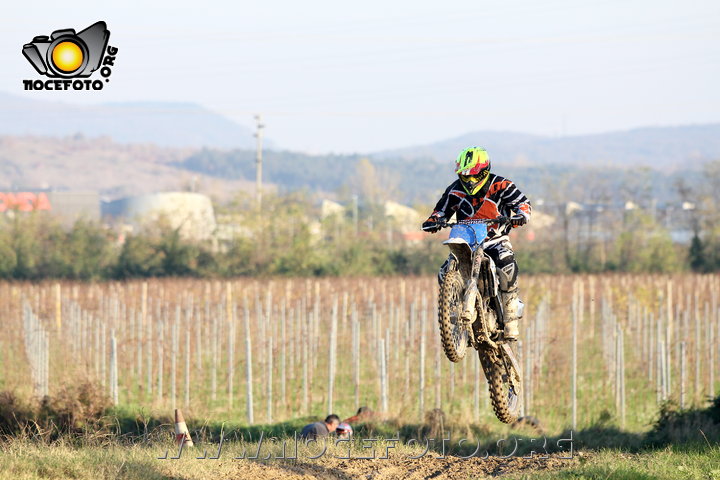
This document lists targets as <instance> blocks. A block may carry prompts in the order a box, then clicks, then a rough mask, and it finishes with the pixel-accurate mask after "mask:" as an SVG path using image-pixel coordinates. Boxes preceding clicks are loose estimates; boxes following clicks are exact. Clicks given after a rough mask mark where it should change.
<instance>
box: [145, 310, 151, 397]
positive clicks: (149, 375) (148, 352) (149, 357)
mask: <svg viewBox="0 0 720 480" xmlns="http://www.w3.org/2000/svg"><path fill="white" fill-rule="evenodd" d="M147 329H148V336H147V342H148V348H147V349H146V350H147V391H146V395H147V398H148V399H150V398H152V393H153V348H152V346H153V322H152V318H151V319H149V320H148V323H147Z"/></svg>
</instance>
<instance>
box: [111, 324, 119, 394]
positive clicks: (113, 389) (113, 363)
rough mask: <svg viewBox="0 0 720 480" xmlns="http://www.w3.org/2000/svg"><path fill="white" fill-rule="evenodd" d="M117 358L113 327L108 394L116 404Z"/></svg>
mask: <svg viewBox="0 0 720 480" xmlns="http://www.w3.org/2000/svg"><path fill="white" fill-rule="evenodd" d="M117 364H118V358H117V339H116V338H115V329H111V330H110V394H111V398H112V402H113V405H117V404H118V365H117Z"/></svg>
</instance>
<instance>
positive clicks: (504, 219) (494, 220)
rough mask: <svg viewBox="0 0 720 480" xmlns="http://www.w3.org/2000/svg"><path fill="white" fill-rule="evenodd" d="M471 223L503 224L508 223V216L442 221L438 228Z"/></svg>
mask: <svg viewBox="0 0 720 480" xmlns="http://www.w3.org/2000/svg"><path fill="white" fill-rule="evenodd" d="M471 223H485V224H490V223H499V224H501V225H503V224H508V223H510V217H505V216H500V217H497V218H479V219H477V220H475V219H473V220H469V221H460V222H455V223H448V222H442V223H441V224H440V229H443V228H450V227H454V226H455V225H468V224H471Z"/></svg>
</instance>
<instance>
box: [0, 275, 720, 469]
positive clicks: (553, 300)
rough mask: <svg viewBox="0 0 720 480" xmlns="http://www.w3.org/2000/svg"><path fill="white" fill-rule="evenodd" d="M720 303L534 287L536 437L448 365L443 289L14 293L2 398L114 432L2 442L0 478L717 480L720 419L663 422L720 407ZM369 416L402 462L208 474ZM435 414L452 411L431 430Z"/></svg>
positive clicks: (1, 299)
mask: <svg viewBox="0 0 720 480" xmlns="http://www.w3.org/2000/svg"><path fill="white" fill-rule="evenodd" d="M719 292H720V276H717V275H714V276H708V275H706V276H699V275H682V276H653V275H603V276H533V277H529V276H528V277H523V278H521V296H522V298H523V300H524V301H525V303H526V304H527V308H526V315H525V319H524V320H523V322H522V324H521V332H522V339H521V340H522V341H521V342H520V344H519V345H518V348H519V353H520V357H521V360H520V363H521V367H522V368H523V375H524V379H525V392H524V393H525V396H524V415H526V416H529V417H530V416H531V417H534V418H535V419H536V420H537V421H538V422H539V425H538V423H537V422H534V426H527V425H525V426H522V425H521V426H515V427H511V426H505V425H503V424H500V423H499V422H498V421H497V420H495V418H494V416H493V414H492V411H491V408H490V406H489V399H488V395H487V391H486V385H485V381H484V378H483V375H482V371H481V369H480V368H479V362H478V360H477V357H476V356H472V352H470V351H469V352H468V356H467V357H466V358H465V359H464V360H463V361H461V362H460V363H458V364H452V363H450V362H449V361H448V360H447V359H446V358H445V356H444V354H443V352H442V351H441V348H440V345H439V335H438V331H437V322H436V307H435V298H436V294H437V283H436V280H435V279H434V278H411V277H408V278H355V279H348V278H340V279H338V278H332V279H330V278H328V279H266V280H255V279H239V280H233V281H212V280H180V279H172V280H151V281H147V282H144V281H135V282H127V283H100V284H80V283H78V284H74V283H42V284H19V283H12V284H9V283H5V284H0V315H2V328H3V330H2V334H1V335H0V365H1V366H2V368H0V391H3V390H4V391H10V392H13V393H14V394H15V395H17V396H18V397H19V398H25V399H30V398H33V397H34V398H39V397H42V396H44V395H49V397H50V398H52V397H57V396H58V395H62V394H63V392H66V391H67V389H68V388H71V387H72V386H73V385H80V384H83V383H85V382H88V381H90V382H92V383H94V384H97V385H99V386H100V387H99V388H100V389H101V392H102V393H104V394H106V395H107V396H108V398H109V403H110V404H112V405H113V406H112V407H111V408H110V409H109V410H108V411H107V412H106V416H109V417H111V418H114V426H113V427H112V428H111V429H110V431H111V433H112V435H108V436H105V437H103V438H101V439H100V440H97V439H93V440H92V441H90V440H88V439H87V435H86V436H85V437H82V436H81V437H80V439H79V440H78V439H77V438H76V437H74V438H73V439H70V440H68V439H66V438H65V437H63V436H58V435H56V433H57V432H55V433H54V432H53V431H52V428H50V429H48V430H44V431H42V432H38V431H34V432H33V433H32V434H28V433H27V432H26V434H25V438H23V439H12V440H7V441H6V442H5V443H1V442H0V445H2V450H1V452H2V453H1V454H0V466H1V467H3V468H2V471H4V472H14V473H13V474H12V476H14V477H17V476H20V477H21V478H22V477H23V476H26V477H27V478H36V477H43V476H51V477H53V476H56V477H63V476H74V477H77V478H85V477H83V475H84V474H81V473H79V472H81V471H87V472H95V473H94V474H93V475H94V476H93V475H91V476H89V477H87V478H97V477H98V476H100V477H102V476H104V477H107V478H115V477H124V478H134V477H135V476H136V475H135V474H134V473H133V472H135V473H137V472H139V471H140V470H142V471H144V472H146V473H147V472H149V473H148V474H150V473H151V474H153V475H155V476H156V477H161V476H162V475H167V476H175V477H181V478H206V477H205V475H207V476H208V477H209V476H217V475H230V476H237V477H238V478H242V477H243V476H259V477H261V478H262V477H263V476H265V477H273V476H280V475H283V476H288V477H289V478H293V477H292V475H297V476H299V475H303V474H309V475H319V476H332V474H333V473H334V474H337V475H339V476H341V477H343V478H354V477H356V476H358V475H359V474H361V473H368V474H373V475H375V477H376V478H406V477H407V475H410V473H412V475H414V476H415V478H425V477H430V476H438V475H441V476H443V475H444V476H447V477H448V478H456V477H457V478H467V477H469V476H470V477H472V476H476V475H477V476H480V475H483V474H488V475H498V474H506V475H511V476H512V475H515V476H522V475H529V474H532V475H533V476H534V475H535V474H536V473H538V472H537V470H547V471H548V472H549V473H547V475H550V476H553V475H556V474H558V472H560V471H561V472H565V473H564V474H567V475H574V474H580V473H582V474H583V475H587V476H588V477H591V478H594V476H598V477H600V478H606V477H608V476H610V475H611V474H613V473H615V474H619V473H622V472H624V473H623V474H624V475H626V476H625V477H624V478H637V477H636V476H634V475H635V474H637V475H640V478H655V477H660V478H720V465H719V464H718V458H720V450H718V446H717V445H718V444H717V441H718V437H719V436H720V433H719V432H718V430H720V429H719V428H718V425H717V423H713V422H712V421H711V420H708V419H706V418H705V417H697V418H696V417H693V418H695V420H693V422H694V423H693V422H689V423H688V422H685V423H683V424H682V426H681V427H679V426H677V425H675V424H673V425H675V427H673V428H672V429H668V428H665V427H667V425H666V424H663V425H665V427H663V425H660V426H658V425H659V422H658V419H659V418H660V417H659V413H658V412H659V411H660V410H661V408H663V409H665V410H668V409H669V408H671V407H672V405H673V404H677V405H678V407H674V408H675V409H676V410H675V411H677V412H680V413H678V414H677V415H676V416H681V414H682V413H683V412H685V413H692V412H693V411H694V410H693V409H696V410H697V409H703V408H705V407H706V406H707V399H708V398H709V397H711V396H714V395H715V392H717V387H718V378H717V376H716V374H717V373H718V371H717V364H718V359H720V342H718V341H717V340H718V339H720V321H719V318H718V315H719V312H720V311H719V309H718V308H719V304H718V293H719ZM363 405H365V406H369V407H371V408H372V409H373V410H375V412H376V415H375V416H374V417H373V418H372V419H371V420H369V421H366V422H364V423H362V424H360V425H358V427H359V428H357V429H356V440H359V438H361V437H362V438H369V437H373V438H383V439H386V440H387V439H391V438H395V436H396V435H397V438H398V439H400V443H401V444H402V446H400V447H399V448H398V449H397V450H396V455H395V456H392V455H391V458H390V459H379V458H376V459H375V460H359V459H357V458H353V459H352V460H338V459H335V458H332V456H331V455H326V456H324V457H323V458H321V459H318V460H314V461H313V460H309V459H302V460H294V461H287V460H271V461H269V462H262V461H252V462H250V461H247V460H244V461H238V460H234V461H233V456H234V455H230V454H228V458H227V460H223V459H222V458H221V459H220V460H217V461H215V463H212V464H211V465H212V466H208V465H209V464H210V461H208V460H204V461H203V460H195V459H194V456H196V455H199V454H200V453H199V452H200V451H201V449H203V448H208V449H210V450H211V451H212V450H213V449H217V443H218V441H219V438H220V432H221V430H222V435H223V436H224V438H226V439H228V443H227V444H226V445H229V446H228V447H227V448H228V449H229V450H228V451H232V449H233V448H239V446H240V445H244V444H245V443H243V442H250V444H251V445H253V446H254V447H253V448H256V449H257V448H260V450H262V449H265V448H267V449H270V450H268V451H273V452H274V450H272V449H275V448H279V447H278V446H277V445H276V444H273V443H272V442H271V443H270V444H267V443H266V444H265V445H263V444H261V445H260V447H258V440H259V439H258V436H259V435H260V433H261V432H264V433H263V434H264V435H266V436H268V437H269V436H276V437H279V438H286V437H287V435H290V436H292V431H293V430H295V429H297V428H299V427H302V425H303V424H304V423H306V422H308V421H315V420H317V419H320V418H321V417H324V416H325V415H327V413H329V412H333V413H337V414H338V415H339V416H340V417H341V418H346V417H350V416H351V415H353V414H354V413H355V411H356V410H357V408H358V407H359V406H363ZM0 408H2V407H1V406H0ZM174 408H181V409H182V411H183V413H184V415H185V418H186V419H187V420H188V424H189V426H190V429H191V432H192V434H193V437H194V439H195V441H196V445H197V446H198V447H199V448H197V447H196V449H194V450H193V451H192V454H191V457H192V458H186V457H187V454H186V457H183V458H182V459H181V460H176V461H170V460H157V458H156V457H157V456H158V455H160V453H161V450H162V449H163V448H165V449H167V448H172V442H171V438H172V412H173V409H174ZM436 408H439V409H441V410H442V412H443V413H442V414H440V413H438V412H436V413H435V414H434V415H433V414H431V411H432V410H433V409H436ZM665 418H675V417H673V416H672V415H669V416H666V417H665ZM433 419H434V420H433ZM431 420H432V421H431ZM678 425H679V424H678ZM663 428H664V429H663ZM570 431H572V438H573V442H572V443H573V450H574V454H573V457H574V458H573V459H572V460H565V459H563V458H562V457H564V456H566V455H567V453H568V452H567V450H566V449H565V447H567V445H568V443H567V442H565V447H563V448H560V447H558V446H557V441H558V440H560V439H567V438H569V437H568V436H569V435H570ZM85 433H86V434H87V432H85ZM428 433H430V434H432V435H435V436H437V438H441V436H444V437H448V438H450V440H449V441H448V445H450V447H449V448H450V453H449V454H448V458H446V459H436V458H435V457H437V456H438V455H440V454H441V452H440V450H439V447H438V446H437V445H434V446H433V447H432V448H431V449H430V452H431V455H425V456H423V457H422V458H419V459H415V460H413V459H409V458H407V457H409V456H410V455H411V454H413V452H416V450H417V448H419V447H418V445H416V444H415V445H408V441H409V439H412V438H416V439H417V438H422V435H425V434H428ZM543 437H547V441H548V443H547V445H548V446H547V448H546V450H547V452H548V454H549V458H548V459H542V458H532V459H523V458H522V457H523V456H528V455H529V451H530V450H531V449H533V448H532V447H531V446H530V440H531V439H532V438H534V439H536V441H537V442H540V439H542V438H543ZM463 438H465V439H468V441H467V442H466V445H465V447H463V446H462V445H460V446H459V445H458V442H459V441H460V440H461V439H463ZM502 439H505V441H504V442H503V441H502ZM515 440H518V441H519V443H520V448H519V449H518V450H517V451H515V452H514V453H513V449H512V447H511V446H510V445H512V443H513V442H514V441H515ZM498 441H500V444H501V445H498ZM78 442H79V443H78ZM468 442H469V443H470V444H472V445H473V448H471V449H470V453H472V450H473V449H474V445H475V444H477V443H479V444H480V445H481V446H482V449H480V450H479V451H480V452H485V450H487V451H488V452H489V454H490V458H489V459H483V458H477V457H476V458H471V459H469V460H465V459H460V457H459V455H461V454H462V455H469V453H468V451H467V448H466V447H467V443H468ZM523 442H525V444H523ZM411 443H412V442H411ZM45 445H51V446H50V447H47V446H45ZM532 445H538V443H533V444H532ZM163 446H164V447H163ZM353 448H354V449H356V450H357V451H363V450H362V448H360V447H359V446H358V445H354V446H353ZM263 451H264V450H263ZM398 452H399V453H398ZM536 452H537V449H536ZM578 452H580V455H577V453H578ZM500 455H504V456H507V457H508V458H500ZM99 458H104V459H105V460H106V461H104V462H99V461H98V459H99ZM42 459H45V460H46V461H42ZM70 459H74V460H72V461H71V460H70ZM51 460H52V461H51ZM43 465H45V467H44V468H46V469H47V471H45V472H44V474H42V473H38V470H37V469H38V468H40V467H41V466H43ZM62 465H65V467H62ZM82 465H85V467H81V466H82ZM63 468H66V470H67V471H66V470H62V469H63ZM83 468H84V470H83ZM133 468H136V469H140V470H132V469H133ZM58 469H59V470H58ZM113 469H116V470H113ZM556 469H562V470H560V471H556ZM613 469H615V470H613ZM75 470H78V473H73V472H74V471H75ZM63 472H65V473H63ZM113 472H114V473H113ZM373 472H374V473H373ZM553 472H554V473H553ZM573 472H575V473H573ZM642 475H645V477H642ZM2 476H3V475H2V474H0V477H2ZM143 476H147V475H143ZM148 478H152V476H151V477H148Z"/></svg>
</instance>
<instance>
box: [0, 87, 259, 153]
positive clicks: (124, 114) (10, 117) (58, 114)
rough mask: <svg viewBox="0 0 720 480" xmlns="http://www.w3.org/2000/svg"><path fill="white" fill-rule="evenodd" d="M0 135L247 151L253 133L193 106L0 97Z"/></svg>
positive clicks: (250, 144)
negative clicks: (86, 103)
mask: <svg viewBox="0 0 720 480" xmlns="http://www.w3.org/2000/svg"><path fill="white" fill-rule="evenodd" d="M0 112H2V115H0V135H38V136H51V137H64V136H71V135H74V134H76V133H80V134H82V135H83V136H85V137H98V136H109V137H111V138H112V139H113V141H115V142H119V143H153V144H155V145H159V146H163V147H203V146H205V147H213V148H252V147H253V146H254V140H253V132H252V131H251V130H250V129H249V128H247V127H244V126H242V125H238V124H237V123H235V122H233V121H232V120H229V119H228V118H226V117H224V116H222V115H220V114H217V113H214V112H212V111H210V110H208V109H206V108H204V107H201V106H199V105H196V104H193V103H160V102H136V103H113V104H102V105H92V106H83V105H73V104H66V103H60V102H50V101H45V100H31V99H26V98H22V97H18V96H14V95H9V94H7V93H1V92H0Z"/></svg>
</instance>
